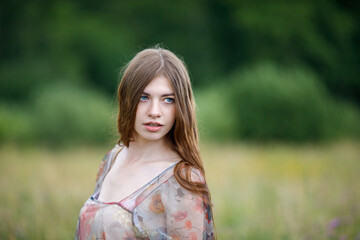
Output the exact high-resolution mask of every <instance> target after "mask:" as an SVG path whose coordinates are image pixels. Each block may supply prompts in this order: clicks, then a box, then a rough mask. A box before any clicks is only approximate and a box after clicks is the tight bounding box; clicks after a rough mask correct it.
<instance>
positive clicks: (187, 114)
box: [75, 48, 214, 240]
mask: <svg viewBox="0 0 360 240" xmlns="http://www.w3.org/2000/svg"><path fill="white" fill-rule="evenodd" d="M118 98H119V115H118V120H117V125H118V131H119V134H120V140H119V142H118V144H116V145H115V147H114V148H113V149H112V150H111V151H110V152H109V153H108V154H107V155H106V156H105V157H104V159H103V161H102V163H101V165H100V168H99V172H98V175H97V182H96V187H95V191H94V193H93V194H92V195H91V196H90V198H89V199H88V200H87V201H86V202H85V204H84V206H83V207H82V209H81V211H80V215H79V220H78V227H77V231H76V237H75V239H81V240H82V239H214V231H213V217H212V208H211V200H210V192H209V189H208V188H207V185H206V180H205V172H204V167H203V164H202V161H201V158H200V154H199V147H198V131H197V126H196V119H195V102H194V97H193V93H192V89H191V83H190V78H189V74H188V71H187V69H186V67H185V65H184V63H183V62H182V61H181V60H180V59H179V58H178V57H177V56H176V55H175V54H173V53H172V52H170V51H168V50H165V49H162V48H153V49H145V50H143V51H141V52H139V53H138V54H137V55H136V56H135V57H134V58H133V59H132V60H131V61H130V62H129V63H128V65H127V66H126V68H125V71H124V73H123V76H122V79H121V82H120V85H119V87H118Z"/></svg>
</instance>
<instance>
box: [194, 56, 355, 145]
mask: <svg viewBox="0 0 360 240" xmlns="http://www.w3.org/2000/svg"><path fill="white" fill-rule="evenodd" d="M198 102H199V109H200V111H199V116H200V124H202V125H203V126H202V128H201V129H202V132H205V135H206V132H207V131H209V132H210V133H209V134H207V135H208V136H210V137H216V138H217V137H218V136H219V137H220V138H224V137H230V138H234V137H235V138H240V139H250V140H256V141H258V140H259V141H266V140H280V141H289V140H290V141H317V140H325V139H331V138H335V137H343V136H345V137H346V136H359V134H356V133H358V132H359V127H358V125H357V124H356V122H357V121H359V114H358V110H357V109H356V108H354V107H351V106H350V105H349V104H346V103H341V104H340V103H338V102H336V101H334V100H333V99H331V98H330V96H329V95H328V94H327V92H326V89H324V87H323V86H322V85H321V83H320V81H319V80H318V79H317V77H316V76H315V75H314V74H312V73H311V72H310V71H308V70H306V69H301V68H293V69H285V68H281V67H279V66H275V65H273V64H271V63H263V64H258V65H256V66H253V67H250V68H248V69H242V70H239V71H237V72H236V73H234V74H232V75H231V76H230V78H229V79H224V80H223V81H222V82H219V83H218V85H216V86H213V87H210V88H209V89H207V90H204V91H202V92H200V93H199V94H198ZM204 129H205V130H204Z"/></svg>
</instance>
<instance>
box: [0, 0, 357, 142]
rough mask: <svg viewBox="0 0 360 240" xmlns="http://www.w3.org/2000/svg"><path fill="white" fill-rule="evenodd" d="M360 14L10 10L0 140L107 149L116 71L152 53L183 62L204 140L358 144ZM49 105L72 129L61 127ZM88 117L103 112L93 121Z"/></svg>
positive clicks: (33, 4) (314, 7) (82, 6)
mask: <svg viewBox="0 0 360 240" xmlns="http://www.w3.org/2000/svg"><path fill="white" fill-rule="evenodd" d="M359 10H360V4H359V3H357V2H354V1H335V0H330V1H323V0H321V1H308V0H306V1H284V0H276V1H261V2H259V1H249V0H242V1H229V0H227V1H220V0H210V1H179V0H175V1H164V0H161V1H148V0H139V1H127V0H126V1H106V2H102V3H101V4H100V2H98V1H93V0H86V1H85V0H82V1H69V0H66V1H59V0H50V1H43V0H34V1H30V2H21V1H18V0H15V1H8V0H5V1H3V2H2V3H1V8H0V102H1V107H0V114H1V118H2V119H1V120H0V124H1V125H0V141H1V142H5V141H15V142H38V141H42V140H40V139H43V138H44V136H45V135H47V139H48V142H53V143H54V144H60V143H61V142H66V141H67V140H66V139H68V140H69V141H70V140H71V141H84V139H88V141H90V142H97V141H101V140H104V138H103V137H99V136H100V135H101V134H102V135H103V136H105V135H107V134H108V133H107V132H106V131H107V130H104V129H108V126H109V123H108V119H111V118H112V119H113V117H112V116H111V115H112V113H111V109H110V108H109V107H108V106H107V107H106V106H105V105H108V104H107V102H109V101H108V99H110V98H111V97H112V98H113V97H114V95H115V91H116V87H117V84H118V81H117V78H118V72H119V70H120V68H121V66H123V65H124V64H125V63H126V62H127V61H129V60H130V59H131V58H132V57H133V55H134V54H135V53H136V52H138V51H139V50H141V49H143V48H145V47H148V46H153V45H154V44H157V43H160V44H161V45H162V46H164V47H166V48H169V49H170V50H172V51H174V52H175V53H178V54H180V55H181V56H183V57H184V59H185V61H186V63H187V65H188V67H189V70H190V73H191V76H192V80H193V84H194V87H195V88H196V90H197V91H196V92H197V93H198V96H197V100H198V101H199V106H200V107H199V111H200V113H199V114H200V116H201V115H202V120H200V124H201V125H202V129H203V132H204V134H203V135H204V136H209V137H213V138H223V139H225V138H235V139H238V138H242V139H256V140H260V139H264V140H268V139H281V140H295V141H308V140H311V141H314V140H322V139H332V138H335V137H340V136H343V137H354V136H359V134H358V132H359V127H357V126H356V121H358V120H359V104H360V81H359V80H358V76H359V75H360V68H359V67H358V66H359V65H360V54H359V52H360V51H359V47H360V46H359V44H358V42H359V39H360V28H359V27H360V26H359V24H358V22H359V21H360V15H359ZM264 63H266V64H264ZM248 67H249V68H250V69H248V70H246V68H248ZM277 77H279V79H277ZM54 86H57V87H54ZM47 87H49V89H46V88H47ZM57 88H58V89H59V92H57V91H56V90H54V89H57ZM39 89H42V91H40V90H39ZM70 89H71V90H70ZM89 89H90V90H89ZM95 89H96V90H95ZM88 90H89V93H86V92H87V91H88ZM237 91H238V92H237ZM50 93H51V94H50ZM52 94H54V96H52ZM223 94H225V96H224V95H223ZM37 95H39V96H37ZM80 96H81V97H80ZM68 97H69V99H68ZM82 97H84V98H86V99H87V102H89V104H84V101H83V100H82ZM93 97H94V99H96V100H91V99H92V98H93ZM40 99H41V100H40ZM69 101H71V104H70V103H69ZM77 101H79V102H77ZM96 101H98V103H96ZM42 104H43V105H42ZM50 104H57V105H56V107H55V106H54V109H55V108H59V109H61V111H64V112H63V114H64V115H65V116H67V120H66V121H65V120H64V122H63V123H60V122H61V121H60V120H59V118H61V116H60V115H58V113H56V111H55V110H50V109H51V106H50ZM92 104H93V105H94V106H93V105H92ZM97 104H98V105H97ZM59 105H61V107H60V106H59ZM95 105H96V106H95ZM80 106H87V111H85V110H84V109H86V108H81V107H80ZM100 106H103V108H101V107H100ZM91 107H94V108H97V109H100V108H101V110H99V114H100V116H99V117H98V118H96V117H95V116H92V115H91V116H92V118H91V121H90V122H91V123H90V122H89V121H87V118H88V116H87V114H88V113H89V111H91V110H90V108H91ZM39 109H42V110H39ZM65 109H66V110H65ZM53 114H54V116H52V115H53ZM95 115H96V114H95ZM105 115H106V116H105ZM69 116H71V117H69ZM209 117H210V118H209ZM40 118H41V119H40ZM40 122H41V125H39V126H41V127H34V126H36V124H37V123H40ZM30 123H31V124H30ZM33 124H34V125H33ZM83 124H84V126H82V125H83ZM87 124H88V125H89V126H87ZM111 124H112V126H115V122H114V121H113V122H112V123H111ZM85 125H86V126H85ZM90 125H91V126H92V127H90ZM60 126H61V128H64V129H63V131H58V132H57V130H54V129H55V128H56V127H60ZM98 126H103V127H102V128H101V129H103V130H102V131H103V132H102V133H101V134H100V133H99V132H98V131H99V129H95V128H97V127H98ZM206 126H208V127H210V129H206ZM279 126H281V128H280V127H279ZM65 128H68V129H67V130H66V129H65ZM75 128H79V129H78V130H75ZM77 131H78V132H77ZM87 131H89V132H87ZM46 132H47V134H46ZM85 132H86V133H85ZM71 133H73V134H75V133H76V134H77V136H73V135H71ZM99 134H100V135H99ZM80 136H81V137H80ZM98 137H99V139H98V140H96V139H93V138H98ZM20 139H23V140H20ZM25 139H28V140H25Z"/></svg>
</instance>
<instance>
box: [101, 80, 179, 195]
mask: <svg viewBox="0 0 360 240" xmlns="http://www.w3.org/2000/svg"><path fill="white" fill-rule="evenodd" d="M175 100H176V99H174V91H173V88H172V86H171V84H170V81H169V80H168V79H167V78H165V77H163V76H158V77H155V78H154V79H153V80H152V81H151V82H150V83H149V84H148V85H147V86H146V87H145V89H144V92H143V95H142V96H141V98H140V99H139V104H138V107H137V111H136V119H135V124H134V125H135V126H134V133H133V138H134V141H131V142H130V144H129V147H128V148H127V147H124V148H123V150H122V151H121V152H120V153H119V154H118V155H117V157H116V159H115V162H114V165H113V167H112V168H111V169H110V171H109V173H108V174H107V176H106V177H105V179H104V182H103V185H102V188H101V192H100V196H99V198H98V200H99V201H103V202H113V201H120V200H122V199H124V198H125V197H127V196H129V195H130V194H131V193H133V192H134V191H136V190H137V189H139V188H140V187H142V186H143V185H145V184H146V183H148V182H149V181H150V180H152V179H153V178H154V177H156V176H157V175H158V174H160V173H161V172H162V171H164V170H165V169H166V168H168V167H170V166H171V165H173V164H175V163H176V162H177V161H179V160H180V157H179V156H178V154H177V153H175V152H174V151H173V150H171V149H170V147H169V145H168V143H167V140H166V134H167V133H168V132H169V131H170V129H171V128H172V126H173V125H174V122H175V114H176V113H175V110H176V109H175V103H174V101H175ZM147 123H152V124H154V123H160V124H161V126H160V127H159V129H158V130H157V131H153V130H154V129H152V127H149V126H148V127H147V126H146V124H147ZM155 128H158V127H155ZM149 129H150V130H149Z"/></svg>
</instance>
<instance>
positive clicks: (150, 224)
mask: <svg viewBox="0 0 360 240" xmlns="http://www.w3.org/2000/svg"><path fill="white" fill-rule="evenodd" d="M120 150H121V147H120V146H119V145H115V147H114V148H113V149H112V150H111V151H110V152H109V153H108V154H107V155H106V156H105V157H104V159H103V161H102V162H101V164H100V167H99V172H98V175H97V182H96V187H95V191H94V193H93V194H92V195H91V196H90V198H89V199H88V200H87V201H86V202H85V204H84V206H83V207H82V208H81V210H80V214H79V220H78V225H77V230H76V236H75V239H80V240H85V239H213V223H212V217H211V214H212V212H211V208H210V207H209V206H208V205H207V204H205V202H204V201H203V198H202V197H201V196H200V195H198V194H194V193H191V192H190V191H188V190H186V189H184V188H183V187H182V186H181V185H180V184H179V183H178V182H177V180H176V179H175V177H174V175H173V169H174V167H175V165H176V164H174V165H172V166H170V167H169V168H167V169H166V170H164V171H163V172H162V173H160V174H159V175H158V176H157V177H155V178H154V179H152V180H151V181H150V182H148V183H147V184H146V185H144V186H143V187H141V188H140V189H138V190H136V191H135V192H134V193H132V194H131V195H129V196H128V197H126V198H125V199H123V200H121V201H119V202H101V201H99V200H98V197H99V194H100V190H101V185H102V182H103V180H104V178H105V176H106V174H107V173H108V172H109V170H110V168H111V166H112V162H113V160H114V158H115V157H116V155H117V153H118V152H119V151H120ZM192 179H194V180H196V181H203V178H202V176H201V175H200V173H199V172H198V171H192Z"/></svg>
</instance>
